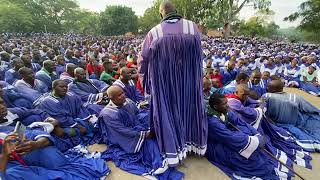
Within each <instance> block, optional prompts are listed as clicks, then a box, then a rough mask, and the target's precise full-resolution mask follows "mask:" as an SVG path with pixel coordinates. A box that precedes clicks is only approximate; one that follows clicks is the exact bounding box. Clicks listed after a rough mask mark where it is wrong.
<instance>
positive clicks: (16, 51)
mask: <svg viewBox="0 0 320 180" xmlns="http://www.w3.org/2000/svg"><path fill="white" fill-rule="evenodd" d="M12 53H13V54H14V55H15V56H17V57H20V51H19V49H17V48H14V49H13V50H12Z"/></svg>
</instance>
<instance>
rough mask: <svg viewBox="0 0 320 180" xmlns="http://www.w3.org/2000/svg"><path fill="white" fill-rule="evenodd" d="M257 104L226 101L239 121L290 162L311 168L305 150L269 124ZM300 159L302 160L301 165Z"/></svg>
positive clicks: (280, 129)
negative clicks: (255, 130) (283, 154)
mask: <svg viewBox="0 0 320 180" xmlns="http://www.w3.org/2000/svg"><path fill="white" fill-rule="evenodd" d="M257 104H258V102H257V101H255V100H252V99H250V98H249V99H248V100H247V101H246V102H244V103H242V102H241V101H240V100H238V99H235V98H229V99H228V105H229V107H230V108H231V109H232V110H233V111H234V112H235V113H237V115H238V116H239V119H241V120H242V121H244V122H246V123H248V124H250V125H252V126H253V128H255V129H257V131H258V132H259V133H260V134H262V135H264V136H266V137H267V138H268V139H270V144H271V145H272V146H274V147H276V148H277V149H279V150H281V151H283V152H284V153H285V154H286V156H287V157H288V159H290V160H291V161H292V162H297V164H298V165H301V166H303V167H307V168H311V164H310V162H309V161H310V160H311V157H310V156H309V154H307V153H304V150H305V149H302V147H301V146H299V145H298V143H299V142H297V141H296V140H294V138H293V137H292V136H291V135H290V134H289V133H288V132H287V131H286V130H284V129H283V128H281V127H277V126H276V125H274V124H271V123H270V122H269V121H270V120H268V119H267V117H266V116H265V115H264V111H265V108H264V109H262V108H260V107H256V106H257ZM301 153H302V154H301ZM301 159H303V160H304V161H303V162H302V163H301V161H300V160H301Z"/></svg>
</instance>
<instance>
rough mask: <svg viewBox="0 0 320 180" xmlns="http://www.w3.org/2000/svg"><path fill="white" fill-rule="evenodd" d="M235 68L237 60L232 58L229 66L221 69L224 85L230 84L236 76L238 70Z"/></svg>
mask: <svg viewBox="0 0 320 180" xmlns="http://www.w3.org/2000/svg"><path fill="white" fill-rule="evenodd" d="M234 68H235V62H234V61H232V60H230V61H229V62H228V65H227V67H225V69H223V70H222V71H221V74H222V83H223V85H228V84H229V83H230V82H231V81H233V80H234V79H235V78H236V76H237V73H238V72H237V71H236V70H235V69H234Z"/></svg>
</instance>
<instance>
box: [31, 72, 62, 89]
mask: <svg viewBox="0 0 320 180" xmlns="http://www.w3.org/2000/svg"><path fill="white" fill-rule="evenodd" d="M35 77H36V79H38V80H40V81H42V82H43V83H44V84H45V85H46V86H47V87H48V90H49V91H50V90H51V89H52V82H53V81H54V80H56V79H58V76H57V75H56V74H55V72H54V73H52V74H48V73H47V72H46V71H45V70H43V69H42V70H40V71H38V72H37V73H36V74H35Z"/></svg>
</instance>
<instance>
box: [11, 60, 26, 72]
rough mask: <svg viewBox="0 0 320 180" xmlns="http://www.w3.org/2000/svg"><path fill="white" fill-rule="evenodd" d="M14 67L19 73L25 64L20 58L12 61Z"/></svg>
mask: <svg viewBox="0 0 320 180" xmlns="http://www.w3.org/2000/svg"><path fill="white" fill-rule="evenodd" d="M12 65H13V67H14V70H15V71H19V69H20V68H22V67H23V66H24V63H23V61H22V60H21V59H20V58H16V59H14V60H13V61H12Z"/></svg>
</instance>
